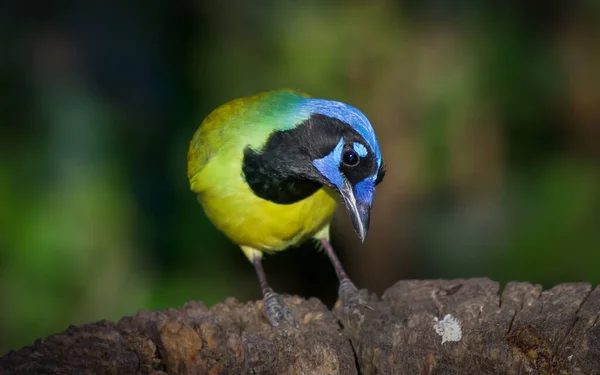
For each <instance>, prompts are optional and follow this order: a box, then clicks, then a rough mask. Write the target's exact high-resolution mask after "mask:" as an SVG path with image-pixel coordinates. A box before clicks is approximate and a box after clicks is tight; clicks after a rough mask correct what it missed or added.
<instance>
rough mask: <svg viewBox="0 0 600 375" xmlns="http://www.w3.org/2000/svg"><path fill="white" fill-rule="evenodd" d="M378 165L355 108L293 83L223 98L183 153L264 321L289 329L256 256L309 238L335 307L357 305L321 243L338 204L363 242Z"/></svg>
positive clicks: (380, 171)
mask: <svg viewBox="0 0 600 375" xmlns="http://www.w3.org/2000/svg"><path fill="white" fill-rule="evenodd" d="M385 171H386V166H385V164H384V162H383V158H382V155H381V151H380V147H379V141H378V139H377V136H376V134H375V131H374V129H373V127H372V125H371V123H370V122H369V120H368V119H367V117H366V116H365V115H364V114H363V113H362V112H361V111H360V110H358V109H357V108H355V107H353V106H351V105H349V104H346V103H343V102H340V101H336V100H328V99H320V98H315V97H312V96H310V95H309V94H307V93H305V92H303V91H299V90H294V89H279V90H273V91H267V92H261V93H258V94H254V95H251V96H246V97H242V98H238V99H233V100H231V101H229V102H227V103H225V104H222V105H220V106H219V107H217V108H216V109H214V110H213V111H212V112H210V113H209V114H208V116H206V118H205V119H204V120H203V121H202V123H201V124H200V126H199V127H198V128H197V130H196V131H195V133H194V135H193V137H192V139H191V141H190V144H189V149H188V154H187V177H188V180H189V184H190V189H191V191H192V192H194V193H195V194H196V195H197V200H198V201H199V203H200V205H201V206H202V208H203V210H204V212H205V214H206V216H207V217H208V219H209V220H210V221H211V222H212V224H213V225H214V226H215V227H216V228H217V229H218V230H220V231H221V232H223V233H224V234H225V235H226V236H227V237H228V238H229V239H230V240H231V241H232V242H233V243H235V244H236V245H237V246H239V247H240V249H241V250H242V252H243V253H244V255H245V256H246V257H247V258H248V260H249V261H250V262H251V263H252V264H253V266H254V268H255V272H256V274H257V277H258V280H259V284H260V288H261V291H262V295H263V301H264V304H263V308H264V314H265V315H266V318H267V319H268V321H269V322H270V324H271V325H272V326H273V327H281V326H288V327H289V326H290V325H291V326H293V327H296V328H298V323H297V320H296V319H295V317H294V316H293V315H292V314H291V312H290V310H289V308H288V307H287V306H286V305H285V303H284V301H283V298H282V297H281V295H280V294H278V293H276V292H275V291H273V289H272V288H271V287H270V285H269V283H268V282H267V278H266V275H265V272H264V269H263V266H262V259H263V255H265V254H272V253H275V252H278V251H283V250H285V249H288V248H290V247H294V246H298V245H300V244H302V243H303V242H306V241H309V240H313V241H314V240H316V241H317V244H318V245H319V247H320V248H322V249H323V250H324V252H325V253H326V254H327V256H328V257H329V259H330V261H331V263H332V264H333V267H334V269H335V272H336V274H337V277H338V279H339V289H338V295H339V298H340V299H341V301H342V303H343V305H344V308H345V309H354V308H356V307H357V306H358V305H360V304H361V303H364V301H363V300H362V298H361V297H360V295H359V293H358V290H357V288H356V286H355V285H354V283H353V282H352V281H351V280H350V278H349V277H348V275H347V274H346V272H345V270H344V268H343V266H342V264H341V262H340V261H339V259H338V257H337V255H336V254H335V252H334V250H333V247H332V246H331V243H330V224H331V221H332V218H333V214H334V211H335V209H336V207H337V206H338V204H340V203H341V202H343V204H344V205H345V207H346V209H347V211H348V214H349V216H350V218H351V222H352V226H353V228H354V230H355V232H356V234H357V236H358V237H359V239H360V240H361V242H363V243H364V241H365V239H366V236H367V233H368V230H369V222H370V212H371V208H372V206H373V198H374V193H375V187H376V185H378V184H379V183H380V182H381V181H382V180H383V178H384V176H385Z"/></svg>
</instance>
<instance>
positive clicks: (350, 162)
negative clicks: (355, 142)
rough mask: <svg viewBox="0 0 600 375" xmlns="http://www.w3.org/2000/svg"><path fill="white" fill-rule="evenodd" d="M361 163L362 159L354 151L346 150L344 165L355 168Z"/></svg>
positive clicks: (343, 155)
mask: <svg viewBox="0 0 600 375" xmlns="http://www.w3.org/2000/svg"><path fill="white" fill-rule="evenodd" d="M359 161H360V158H359V157H358V154H357V153H356V151H354V150H346V151H344V152H343V153H342V163H344V165H346V166H348V167H354V166H355V165H357V164H358V162H359Z"/></svg>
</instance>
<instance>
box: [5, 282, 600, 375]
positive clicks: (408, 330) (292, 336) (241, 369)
mask: <svg viewBox="0 0 600 375" xmlns="http://www.w3.org/2000/svg"><path fill="white" fill-rule="evenodd" d="M361 293H362V294H363V296H364V298H365V301H366V304H365V305H364V306H361V307H360V308H359V309H357V310H354V311H344V310H343V309H342V308H341V307H340V305H339V302H338V304H337V305H336V306H335V308H334V309H333V311H329V310H328V309H327V308H326V306H325V305H323V304H322V303H321V302H320V301H319V300H317V299H308V300H305V299H302V298H299V297H286V298H285V300H286V303H287V304H288V305H289V306H290V308H291V311H292V313H293V314H294V315H295V316H296V317H297V319H298V320H299V323H300V328H299V329H273V328H272V327H271V326H270V325H269V324H268V322H267V320H266V319H265V318H264V317H263V314H262V310H261V308H262V301H256V302H249V303H240V302H238V301H236V300H235V299H228V300H226V301H225V302H223V303H220V304H217V305H215V306H214V307H213V308H211V309H207V308H206V307H205V306H204V305H203V304H202V303H201V302H190V303H188V304H186V305H184V306H183V307H182V308H180V309H170V310H165V311H140V312H138V313H137V314H136V315H135V316H132V317H125V318H123V319H121V320H120V321H119V322H117V323H112V322H107V321H101V322H97V323H92V324H86V325H83V326H81V327H70V328H69V329H67V330H66V331H65V332H63V333H60V334H56V335H52V336H50V337H48V338H47V339H46V340H44V341H41V340H38V341H37V342H36V343H34V345H32V346H29V347H24V348H22V349H19V350H17V351H12V352H10V353H8V354H7V355H5V356H4V357H2V358H1V359H0V374H3V375H4V374H49V375H50V374H529V375H531V374H585V375H590V374H600V322H599V320H598V317H599V316H600V287H597V288H595V289H592V287H591V285H590V284H586V283H569V284H561V285H558V286H556V287H554V288H552V289H549V290H546V291H542V288H541V287H540V286H537V285H531V284H528V283H518V282H511V283H509V284H508V285H506V287H505V288H504V289H503V290H502V291H500V287H499V285H498V283H496V282H493V281H490V280H488V279H467V280H408V281H400V282H398V283H397V284H395V285H394V286H393V287H391V288H390V289H388V290H387V291H386V292H385V293H384V294H383V296H382V297H381V298H378V297H376V296H374V295H370V294H368V293H367V292H366V291H361Z"/></svg>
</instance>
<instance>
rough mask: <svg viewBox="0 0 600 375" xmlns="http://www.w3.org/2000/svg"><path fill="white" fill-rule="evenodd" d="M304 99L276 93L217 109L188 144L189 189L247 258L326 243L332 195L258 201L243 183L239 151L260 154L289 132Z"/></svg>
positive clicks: (322, 190) (334, 203)
mask: <svg viewBox="0 0 600 375" xmlns="http://www.w3.org/2000/svg"><path fill="white" fill-rule="evenodd" d="M304 97H308V96H307V95H306V94H304V93H300V92H295V91H291V90H280V91H274V92H268V93H262V94H258V95H254V96H251V97H247V98H241V99H236V100H233V101H231V102H228V103H226V104H223V105H222V106H220V107H218V108H217V109H215V110H214V111H213V112H212V113H211V114H210V115H209V116H208V117H207V118H206V119H205V120H204V121H203V122H202V124H201V125H200V127H199V128H198V130H197V131H196V133H195V134H194V137H193V139H192V141H191V143H190V148H189V152H188V178H189V180H190V186H191V189H192V190H193V191H194V192H196V193H198V200H199V202H200V203H201V204H202V207H203V208H204V211H205V213H206V215H207V216H208V218H209V219H210V220H211V221H212V223H213V224H214V225H215V226H216V227H217V228H218V229H219V230H221V231H222V232H224V233H225V234H226V235H227V236H228V237H229V238H230V239H231V240H232V241H233V242H235V243H236V244H238V245H239V246H240V247H241V248H242V250H243V251H244V253H245V254H246V256H247V257H248V258H249V259H250V260H251V261H252V258H253V257H256V256H260V254H261V253H262V252H270V251H277V250H283V249H285V248H287V247H289V246H291V245H296V244H299V243H300V242H303V241H305V240H307V239H309V238H312V237H318V238H329V223H330V222H331V218H332V216H333V213H334V210H335V208H336V206H337V198H336V193H335V192H334V191H333V190H331V189H330V188H328V187H322V188H320V189H319V190H318V191H317V192H316V193H314V194H312V195H311V196H310V197H308V198H306V199H304V200H301V201H299V202H296V203H292V204H276V203H273V202H270V201H268V200H265V199H262V198H259V197H257V196H256V195H255V194H254V193H253V192H252V190H251V189H250V187H249V186H248V185H247V184H246V182H245V181H244V177H243V174H242V161H243V150H244V148H245V147H246V146H248V145H249V146H250V147H251V148H252V149H257V150H259V149H260V148H261V147H262V146H263V145H264V143H265V142H266V140H267V138H268V136H269V134H271V133H272V132H273V131H275V130H285V129H288V128H290V127H293V126H294V125H295V123H296V122H297V120H298V119H297V118H290V117H289V116H290V114H293V113H294V111H290V110H289V109H290V106H294V105H295V103H296V101H297V100H300V99H301V98H304Z"/></svg>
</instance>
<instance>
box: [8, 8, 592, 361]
mask: <svg viewBox="0 0 600 375" xmlns="http://www.w3.org/2000/svg"><path fill="white" fill-rule="evenodd" d="M3 7H4V10H2V11H0V21H1V22H0V43H1V44H0V45H2V51H1V52H0V88H1V91H0V124H1V127H0V355H1V354H3V353H5V352H7V351H8V350H10V349H16V348H18V347H20V346H22V345H28V344H31V343H32V342H33V341H34V340H35V339H36V338H38V337H42V338H43V337H45V336H47V335H48V334H51V333H56V332H59V331H62V330H64V329H65V328H66V327H67V326H68V325H69V324H81V323H85V322H90V321H95V320H99V319H110V320H116V319H118V318H119V317H121V316H123V315H131V314H134V313H135V312H136V311H137V310H138V309H142V308H143V309H164V308H168V307H177V306H180V305H182V304H183V303H184V302H186V301H189V300H203V301H204V302H205V303H206V304H207V305H212V304H214V303H217V302H218V301H221V300H223V299H224V298H225V297H226V296H230V295H234V296H236V297H237V298H238V299H240V300H248V299H257V298H260V290H259V288H258V282H257V281H256V280H255V275H254V271H253V269H252V267H251V265H250V264H249V263H248V262H247V260H246V259H245V258H244V256H243V254H242V253H241V251H239V250H238V249H237V248H236V247H235V246H233V245H232V244H230V243H229V242H228V240H227V239H226V238H225V237H224V236H223V235H221V234H220V233H218V232H217V231H216V230H215V229H214V228H213V227H212V226H211V225H210V223H209V222H208V221H207V219H206V217H205V216H204V215H203V213H202V210H201V208H200V206H199V205H198V204H197V202H196V198H195V196H194V195H193V194H192V193H191V192H190V191H189V188H188V184H187V180H186V172H185V167H186V152H187V147H188V142H189V140H190V139H191V136H192V134H193V132H194V131H195V129H196V128H197V126H198V125H199V124H200V122H201V120H202V119H203V118H204V116H206V115H207V114H208V113H209V112H210V111H211V110H212V109H213V108H215V107H216V106H218V105H220V104H222V103H223V102H225V101H227V100H230V99H233V98H236V97H240V96H245V95H250V94H253V93H256V92H260V91H264V90H271V89H276V88H282V87H292V88H297V89H301V90H304V91H307V92H309V93H311V94H312V95H314V96H318V97H325V98H331V99H337V100H342V101H346V102H348V103H350V104H353V105H354V106H356V107H358V108H360V109H361V110H363V111H364V112H365V113H366V115H367V116H368V117H369V118H370V119H371V122H372V123H373V124H374V126H375V128H376V130H377V132H378V135H379V139H380V142H381V147H382V150H383V153H384V156H385V159H386V162H387V165H388V172H387V175H386V179H385V181H384V183H383V184H382V185H380V188H378V191H377V196H376V199H375V206H374V209H373V213H372V221H371V231H370V233H369V238H368V240H367V242H366V243H365V244H364V245H361V244H360V243H359V241H358V239H357V238H356V236H355V235H354V233H353V231H352V228H351V226H350V223H349V220H348V217H347V215H346V213H345V212H344V211H343V210H341V211H340V212H338V214H337V215H336V218H335V221H334V224H333V239H332V240H333V244H334V246H336V248H337V252H338V253H339V255H340V257H341V258H342V261H343V263H344V264H345V265H346V267H347V270H348V272H349V274H350V275H351V277H352V278H353V279H354V281H355V282H356V284H357V285H358V286H359V287H366V288H369V289H370V290H372V291H374V292H377V293H381V292H382V291H383V290H385V288H387V287H389V286H390V285H392V284H393V283H394V282H395V281H397V280H399V279H401V278H453V277H472V276H487V277H490V278H492V279H495V280H498V281H500V282H502V283H504V282H506V281H508V280H523V281H530V282H535V283H541V284H542V285H543V286H544V287H551V286H553V285H554V284H556V283H560V282H565V281H587V282H592V283H594V284H596V283H598V282H600V270H599V268H600V230H599V227H600V99H599V98H600V48H598V46H600V32H599V31H600V28H599V27H598V25H600V2H599V1H591V0H590V1H573V2H565V1H547V0H546V1H540V0H537V1H529V2H517V1H507V2H502V3H501V4H500V2H496V1H478V2H469V1H454V2H452V1H444V0H423V1H414V0H413V1H392V0H380V1H366V0H365V1H306V0H305V1H301V2H300V1H296V2H294V1H267V0H254V1H246V0H237V1H227V2H214V1H213V2H202V1H185V2H184V1H171V2H168V1H158V0H150V1H140V0H128V1H117V0H104V1H75V2H64V1H49V2H42V1H36V0H24V1H22V2H17V1H13V2H12V4H9V3H5V5H4V6H3ZM265 268H266V271H267V274H268V276H269V278H270V282H271V284H272V285H273V287H274V288H275V289H276V290H278V291H280V292H285V293H290V294H291V293H293V294H299V295H302V296H317V297H319V298H321V299H322V300H323V301H325V302H326V303H328V304H331V303H332V302H333V301H334V300H335V298H336V293H337V280H336V278H335V273H334V271H333V269H332V268H331V266H330V264H329V261H328V260H327V258H326V257H325V256H324V255H323V254H322V253H317V252H316V251H314V250H312V249H311V248H310V246H304V247H303V248H300V249H294V250H290V251H289V252H284V253H281V254H278V255H276V256H272V257H269V258H267V260H266V262H265Z"/></svg>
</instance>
